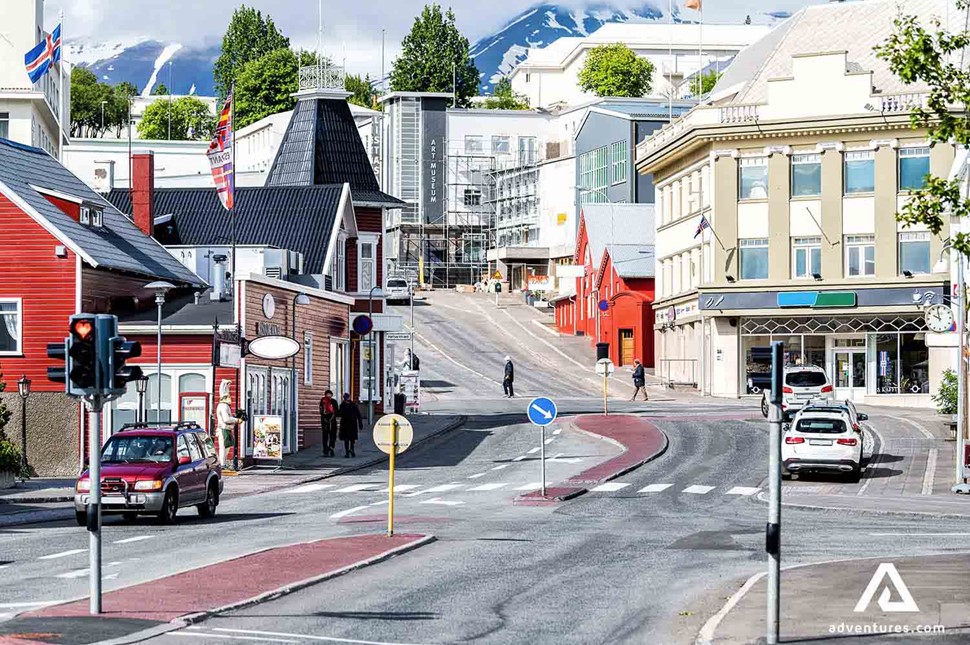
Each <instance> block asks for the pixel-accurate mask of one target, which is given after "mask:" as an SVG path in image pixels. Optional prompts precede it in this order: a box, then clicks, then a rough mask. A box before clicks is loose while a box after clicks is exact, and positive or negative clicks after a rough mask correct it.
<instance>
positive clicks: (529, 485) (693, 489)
mask: <svg viewBox="0 0 970 645" xmlns="http://www.w3.org/2000/svg"><path fill="white" fill-rule="evenodd" d="M552 485H553V482H551V481H549V482H546V486H552ZM540 486H541V482H537V481H533V482H525V483H516V482H492V483H488V484H475V483H472V484H460V483H450V484H437V485H427V486H425V485H421V484H395V485H394V492H395V493H400V496H401V497H419V496H421V495H426V494H427V495H437V494H440V493H448V494H453V493H481V492H491V491H510V492H511V491H514V492H522V491H533V490H537V489H538V488H540ZM323 491H326V493H327V494H336V493H387V492H388V489H387V486H384V485H382V484H375V483H369V484H351V485H349V486H340V485H338V484H305V485H303V486H298V487H296V488H291V489H289V490H285V491H283V494H284V495H305V494H310V493H318V492H323ZM716 491H717V492H716ZM760 491H761V489H760V488H758V487H752V486H733V487H731V488H727V487H720V490H719V488H718V487H717V486H709V485H705V484H692V485H689V486H683V485H681V486H677V485H675V484H672V483H662V484H660V483H658V484H648V485H646V486H644V487H642V488H639V489H637V488H632V484H629V483H624V482H606V483H604V484H599V485H598V486H594V487H592V488H590V489H589V492H590V493H620V492H623V493H626V494H630V493H634V494H637V495H645V496H648V495H655V494H658V493H682V494H686V495H696V496H701V495H709V494H711V493H715V494H722V495H731V496H736V497H750V496H752V495H755V494H757V493H758V492H760Z"/></svg>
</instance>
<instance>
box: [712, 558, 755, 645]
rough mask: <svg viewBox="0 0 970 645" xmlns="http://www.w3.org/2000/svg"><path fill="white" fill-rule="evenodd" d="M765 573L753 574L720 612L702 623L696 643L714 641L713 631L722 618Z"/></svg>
mask: <svg viewBox="0 0 970 645" xmlns="http://www.w3.org/2000/svg"><path fill="white" fill-rule="evenodd" d="M766 573H767V572H765V571H761V572H759V573H756V574H754V575H753V576H751V577H750V578H748V580H747V581H746V582H745V583H744V584H743V585H741V588H740V589H738V590H737V591H736V592H734V595H733V596H731V597H730V598H728V601H727V602H726V603H724V606H723V607H721V610H720V611H718V612H717V613H716V614H714V615H713V616H711V617H710V619H708V621H707V622H706V623H704V626H703V627H701V631H700V632H699V633H698V634H697V643H704V644H705V645H706V644H707V643H710V642H712V641H713V640H714V630H716V629H717V627H718V625H720V624H721V621H722V620H724V617H725V616H727V615H728V612H730V611H731V610H732V609H734V606H735V605H736V604H738V602H739V601H740V600H741V599H742V598H744V595H745V594H746V593H748V592H749V591H750V590H751V587H753V586H755V585H756V584H757V583H758V581H759V580H761V579H762V578H763V577H765V575H766Z"/></svg>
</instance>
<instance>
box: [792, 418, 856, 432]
mask: <svg viewBox="0 0 970 645" xmlns="http://www.w3.org/2000/svg"><path fill="white" fill-rule="evenodd" d="M795 431H796V432H805V433H810V434H843V433H844V432H845V431H846V430H845V422H844V421H842V419H825V418H819V417H813V418H808V419H805V418H802V419H799V420H798V423H797V424H796V425H795Z"/></svg>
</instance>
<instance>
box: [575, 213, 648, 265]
mask: <svg viewBox="0 0 970 645" xmlns="http://www.w3.org/2000/svg"><path fill="white" fill-rule="evenodd" d="M580 218H581V219H582V224H583V225H584V226H585V230H586V240H587V244H588V245H589V250H590V256H591V257H592V258H593V266H596V267H598V266H599V263H600V260H601V259H602V258H603V251H605V250H606V247H607V245H609V244H630V245H635V246H638V247H640V248H642V247H650V248H653V245H654V237H655V236H654V224H653V223H654V206H653V204H584V205H583V211H582V214H581V215H580ZM579 252H580V249H579V248H578V247H577V249H576V253H577V254H578V253H579ZM577 261H578V262H580V263H582V262H583V258H581V257H577Z"/></svg>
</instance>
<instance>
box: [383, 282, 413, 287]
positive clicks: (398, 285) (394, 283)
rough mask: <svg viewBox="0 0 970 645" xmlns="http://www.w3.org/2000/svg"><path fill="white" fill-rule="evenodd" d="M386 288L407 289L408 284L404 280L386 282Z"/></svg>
mask: <svg viewBox="0 0 970 645" xmlns="http://www.w3.org/2000/svg"><path fill="white" fill-rule="evenodd" d="M387 286H389V287H407V286H408V283H407V282H406V281H405V280H388V281H387Z"/></svg>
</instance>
